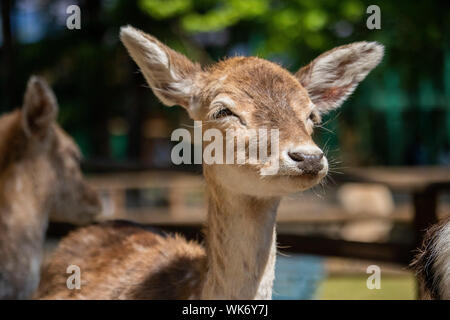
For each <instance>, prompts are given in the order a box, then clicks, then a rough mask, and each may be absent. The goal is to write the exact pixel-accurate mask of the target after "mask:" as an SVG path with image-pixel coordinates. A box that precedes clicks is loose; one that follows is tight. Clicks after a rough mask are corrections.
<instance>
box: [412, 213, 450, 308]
mask: <svg viewBox="0 0 450 320" xmlns="http://www.w3.org/2000/svg"><path fill="white" fill-rule="evenodd" d="M411 266H412V267H413V268H414V269H415V271H416V275H417V277H418V279H419V284H420V288H419V289H420V291H421V295H422V297H423V298H424V299H433V300H450V217H448V218H446V219H444V220H442V221H441V222H439V223H437V224H435V225H433V226H431V227H430V228H429V229H428V231H427V233H426V235H425V237H424V241H423V244H422V247H421V248H420V249H419V253H418V254H417V256H416V258H415V260H414V262H413V263H412V265H411Z"/></svg>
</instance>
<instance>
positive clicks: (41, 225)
mask: <svg viewBox="0 0 450 320" xmlns="http://www.w3.org/2000/svg"><path fill="white" fill-rule="evenodd" d="M56 114H57V104H56V99H55V97H54V95H53V93H52V92H51V90H50V88H49V87H48V86H47V84H46V83H45V82H44V81H43V80H41V79H39V78H37V77H32V78H31V79H30V81H29V82H28V87H27V91H26V93H25V98H24V104H23V107H22V109H21V110H17V111H14V112H12V113H10V114H7V115H4V116H2V117H1V118H0V155H1V157H0V299H24V298H28V297H30V295H31V294H32V293H33V291H34V290H35V289H36V288H37V286H38V283H39V273H40V266H41V260H42V256H43V245H44V240H45V232H46V229H47V224H48V219H49V217H51V218H53V219H55V220H60V221H66V222H73V223H77V224H79V223H85V222H89V221H91V220H92V219H93V218H94V217H95V215H96V214H98V213H100V202H99V199H98V197H97V194H96V192H95V191H94V190H92V189H91V188H90V187H89V186H88V185H86V183H85V182H84V181H83V179H82V176H81V172H80V169H79V165H78V160H77V159H78V158H79V150H78V148H77V146H76V145H75V143H74V142H73V141H72V139H71V138H70V137H69V136H67V135H66V134H65V133H64V132H63V131H62V129H61V128H60V127H59V126H58V125H57V124H56V123H55V121H56Z"/></svg>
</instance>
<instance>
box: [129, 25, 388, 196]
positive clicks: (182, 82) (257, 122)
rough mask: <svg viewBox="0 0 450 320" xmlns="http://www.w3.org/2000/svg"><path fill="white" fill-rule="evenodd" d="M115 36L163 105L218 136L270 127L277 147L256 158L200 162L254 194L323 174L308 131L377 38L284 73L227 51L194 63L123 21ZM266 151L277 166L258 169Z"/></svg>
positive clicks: (219, 179) (378, 48)
mask: <svg viewBox="0 0 450 320" xmlns="http://www.w3.org/2000/svg"><path fill="white" fill-rule="evenodd" d="M121 40H122V42H123V43H124V45H125V46H126V48H127V49H128V52H129V53H130V55H131V57H132V58H133V59H134V61H135V62H136V63H137V65H138V66H139V68H140V69H141V71H142V73H143V75H144V77H145V79H146V80H147V82H148V84H149V85H150V87H151V89H152V90H153V92H154V94H155V95H156V96H157V97H158V98H159V99H160V100H161V101H162V102H163V103H164V104H165V105H167V106H172V105H180V106H182V107H184V108H185V109H186V110H187V112H188V113H189V115H190V117H191V118H192V119H194V120H200V121H202V126H203V129H204V130H205V129H210V128H215V129H218V130H219V131H221V132H223V136H225V133H226V131H227V130H230V129H232V130H234V131H235V132H237V135H246V134H247V133H248V131H249V130H251V129H261V128H264V129H267V130H269V129H277V130H278V132H279V141H278V152H276V153H268V154H267V157H266V158H263V159H259V160H260V161H259V163H257V164H251V163H248V162H246V163H245V164H241V165H236V164H231V165H229V164H226V165H219V164H212V165H204V173H205V177H206V178H207V180H209V181H214V182H215V183H219V184H221V185H222V186H223V187H226V188H229V189H231V190H234V191H236V192H239V193H244V194H249V195H255V196H280V195H284V194H288V193H292V192H296V191H300V190H305V189H308V188H310V187H312V186H314V185H315V184H317V183H318V182H319V181H320V180H321V179H322V178H323V177H324V176H325V175H326V174H327V171H328V162H327V159H326V157H325V156H324V154H323V152H322V150H321V149H320V148H319V147H318V146H317V145H316V144H315V143H314V142H313V140H312V138H311V135H312V133H313V129H314V126H315V125H316V124H319V123H320V119H321V115H322V114H325V113H327V112H329V111H331V110H334V109H336V108H338V107H339V106H340V105H341V104H342V103H343V102H344V100H345V99H346V98H347V97H348V96H349V95H350V94H351V93H352V92H353V91H354V90H355V88H356V86H357V85H358V83H359V82H361V81H362V80H363V79H364V78H365V77H366V76H367V74H368V73H369V72H370V71H371V70H372V69H373V68H374V67H375V66H376V65H377V64H378V63H379V62H380V61H381V58H382V56H383V46H382V45H380V44H378V43H375V42H356V43H352V44H349V45H346V46H341V47H337V48H335V49H333V50H331V51H328V52H326V53H324V54H322V55H320V56H319V57H318V58H316V59H315V60H313V61H312V62H311V63H310V64H308V65H307V66H305V67H303V68H301V69H300V70H299V71H298V72H297V73H295V74H291V73H290V72H289V71H287V70H285V69H283V68H282V67H280V66H279V65H277V64H275V63H272V62H269V61H267V60H263V59H260V58H256V57H234V58H229V59H226V60H223V61H221V62H218V63H216V64H214V65H212V66H209V67H207V68H201V67H200V66H199V65H198V64H196V63H193V62H191V61H190V60H189V59H188V58H186V57H185V56H183V55H181V54H179V53H177V52H175V51H173V50H171V49H170V48H168V47H167V46H165V45H164V44H162V43H161V42H160V41H158V40H157V39H155V38H154V37H152V36H151V35H148V34H145V33H144V32H142V31H140V30H137V29H135V28H133V27H130V26H127V27H123V28H122V30H121ZM247 142H248V140H247ZM245 148H248V143H246V145H245ZM246 151H248V150H246ZM271 157H276V158H277V159H276V160H277V161H278V163H279V170H278V171H277V173H276V174H273V175H263V174H262V171H263V169H264V167H265V166H266V165H267V163H269V160H271ZM272 160H273V159H272Z"/></svg>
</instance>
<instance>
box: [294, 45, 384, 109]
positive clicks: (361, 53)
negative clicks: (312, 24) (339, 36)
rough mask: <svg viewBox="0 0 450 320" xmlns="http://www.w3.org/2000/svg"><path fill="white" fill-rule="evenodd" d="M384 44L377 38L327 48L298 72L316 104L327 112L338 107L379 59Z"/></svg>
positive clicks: (298, 77) (299, 78)
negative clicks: (377, 40)
mask: <svg viewBox="0 0 450 320" xmlns="http://www.w3.org/2000/svg"><path fill="white" fill-rule="evenodd" d="M383 53H384V47H383V46H382V45H381V44H379V43H377V42H355V43H352V44H349V45H345V46H341V47H337V48H335V49H333V50H330V51H327V52H325V53H323V54H322V55H320V56H319V57H317V58H316V59H314V60H313V61H312V62H311V63H310V64H308V65H307V66H305V67H303V68H301V69H300V70H299V71H298V72H297V73H296V74H295V76H296V77H297V79H298V80H299V81H300V83H301V84H302V85H303V87H305V89H306V90H307V91H308V94H309V96H310V98H311V100H312V102H313V103H314V104H315V106H316V108H317V109H318V110H319V111H320V112H322V113H327V112H329V111H330V110H333V109H336V108H337V107H339V106H340V105H341V104H342V103H343V102H344V101H345V100H346V99H347V98H348V96H349V95H350V94H351V93H352V92H353V91H354V90H355V89H356V87H357V86H358V84H359V83H360V82H361V81H362V80H364V78H365V77H366V76H367V74H368V73H369V72H370V71H371V70H372V69H373V68H375V67H376V66H377V65H378V63H380V61H381V59H382V57H383Z"/></svg>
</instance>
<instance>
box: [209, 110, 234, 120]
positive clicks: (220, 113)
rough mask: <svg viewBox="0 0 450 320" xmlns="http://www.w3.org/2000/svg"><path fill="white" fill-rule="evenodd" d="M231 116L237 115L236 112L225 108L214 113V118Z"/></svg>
mask: <svg viewBox="0 0 450 320" xmlns="http://www.w3.org/2000/svg"><path fill="white" fill-rule="evenodd" d="M229 116H235V114H234V113H233V112H231V110H230V109H228V108H223V109H220V110H219V111H217V112H216V113H214V115H213V118H214V119H220V118H225V117H229Z"/></svg>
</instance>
